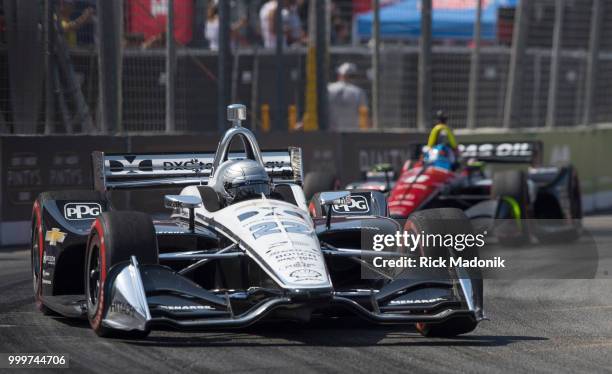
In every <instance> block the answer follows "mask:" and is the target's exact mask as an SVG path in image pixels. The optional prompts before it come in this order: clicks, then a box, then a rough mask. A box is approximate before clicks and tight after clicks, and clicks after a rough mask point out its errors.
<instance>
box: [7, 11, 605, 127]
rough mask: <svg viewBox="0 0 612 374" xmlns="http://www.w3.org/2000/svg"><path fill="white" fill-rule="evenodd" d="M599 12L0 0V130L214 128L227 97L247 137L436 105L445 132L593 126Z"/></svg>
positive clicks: (597, 118) (401, 114) (404, 120)
mask: <svg viewBox="0 0 612 374" xmlns="http://www.w3.org/2000/svg"><path fill="white" fill-rule="evenodd" d="M606 9H608V11H606ZM610 9H612V2H611V1H610V0H562V1H557V0H532V1H527V0H523V1H519V0H279V1H276V0H253V1H247V0H116V1H100V0H48V1H44V2H41V1H35V0H0V132H3V133H99V132H111V133H112V132H123V131H128V132H134V131H136V132H138V131H141V132H142V131H146V132H206V131H219V130H220V128H221V126H222V123H221V121H220V120H219V118H220V115H219V113H220V110H221V108H223V107H224V105H226V104H227V103H230V102H241V103H244V104H246V105H247V106H248V107H249V110H250V123H251V126H252V127H253V128H254V129H255V130H258V131H301V130H306V131H310V130H335V131H374V130H376V131H390V130H393V131H395V130H406V131H410V130H423V129H424V128H426V127H427V126H429V125H430V123H431V121H432V118H431V117H432V115H431V113H434V112H435V111H436V110H438V109H443V110H444V111H445V112H446V113H447V114H448V117H449V121H450V123H451V125H453V126H454V127H456V128H483V127H505V128H515V127H541V126H577V125H580V124H588V123H591V122H606V121H609V120H612V110H611V109H610V108H611V107H612V106H610V105H609V103H608V102H607V101H606V100H605V99H603V96H604V94H605V92H607V87H608V86H609V84H610V83H612V57H611V55H610V54H611V53H612V42H610V38H606V37H605V35H606V32H607V31H610V27H612V26H610V25H611V24H612V12H611V11H610ZM519 15H521V16H520V17H519ZM169 19H171V20H172V21H171V22H169ZM169 35H172V38H171V40H169ZM169 41H170V43H169ZM279 43H280V44H279ZM349 107H350V109H347V108H349Z"/></svg>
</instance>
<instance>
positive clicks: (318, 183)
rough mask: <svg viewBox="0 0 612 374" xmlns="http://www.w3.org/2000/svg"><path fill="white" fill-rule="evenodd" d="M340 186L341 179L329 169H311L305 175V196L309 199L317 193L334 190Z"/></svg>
mask: <svg viewBox="0 0 612 374" xmlns="http://www.w3.org/2000/svg"><path fill="white" fill-rule="evenodd" d="M339 188H340V181H339V180H338V178H337V177H336V175H335V174H333V173H330V172H328V171H311V172H309V173H306V176H305V177H304V196H305V197H306V201H309V200H310V199H311V198H312V196H314V194H315V193H317V192H321V191H334V190H337V189H339Z"/></svg>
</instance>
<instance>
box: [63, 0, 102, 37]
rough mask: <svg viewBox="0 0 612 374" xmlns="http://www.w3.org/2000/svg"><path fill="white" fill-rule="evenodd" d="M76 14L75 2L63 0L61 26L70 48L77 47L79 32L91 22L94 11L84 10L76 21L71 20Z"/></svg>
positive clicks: (90, 9)
mask: <svg viewBox="0 0 612 374" xmlns="http://www.w3.org/2000/svg"><path fill="white" fill-rule="evenodd" d="M73 12H74V0H63V1H62V3H61V6H60V12H59V14H60V25H61V27H62V31H63V32H64V39H65V40H66V44H68V46H69V47H76V46H77V31H78V30H79V29H80V28H81V27H83V26H85V25H86V24H87V23H89V22H91V20H92V17H93V15H94V9H93V8H91V7H89V8H86V9H85V10H83V12H82V13H81V15H80V16H79V17H78V18H77V19H75V20H74V21H73V20H72V19H71V16H72V13H73Z"/></svg>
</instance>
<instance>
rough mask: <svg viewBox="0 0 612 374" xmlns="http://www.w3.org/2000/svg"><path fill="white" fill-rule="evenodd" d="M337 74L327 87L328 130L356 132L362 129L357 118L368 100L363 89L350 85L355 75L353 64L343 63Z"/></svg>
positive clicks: (355, 68)
mask: <svg viewBox="0 0 612 374" xmlns="http://www.w3.org/2000/svg"><path fill="white" fill-rule="evenodd" d="M337 72H338V80H337V81H336V82H334V83H330V84H329V85H328V86H327V91H328V99H329V126H330V130H332V131H357V130H359V129H360V128H361V127H362V126H360V125H359V123H360V118H359V117H360V113H365V112H366V110H367V106H368V98H367V96H366V93H365V91H364V90H363V89H361V88H360V87H357V86H356V85H355V84H353V83H352V81H353V79H354V78H355V76H356V75H357V67H356V66H355V64H353V63H350V62H345V63H343V64H342V65H340V66H339V67H338V69H337Z"/></svg>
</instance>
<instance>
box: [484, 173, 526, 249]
mask: <svg viewBox="0 0 612 374" xmlns="http://www.w3.org/2000/svg"><path fill="white" fill-rule="evenodd" d="M491 197H492V198H493V199H497V200H498V201H499V206H498V209H497V214H496V217H495V218H496V219H501V220H502V221H498V222H497V223H496V232H495V233H496V236H497V239H498V240H499V242H500V244H502V245H505V246H511V247H516V246H521V245H524V244H527V243H528V242H529V227H528V225H527V221H526V219H527V218H528V216H529V211H528V210H529V187H528V185H527V175H526V173H525V172H524V171H523V170H507V171H502V172H498V173H495V174H494V175H493V185H492V186H491ZM517 209H518V210H519V211H518V212H516V210H517ZM510 220H514V221H515V222H517V223H516V226H518V227H515V226H514V224H512V223H511V222H510ZM508 225H512V230H510V227H509V226H508Z"/></svg>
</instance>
